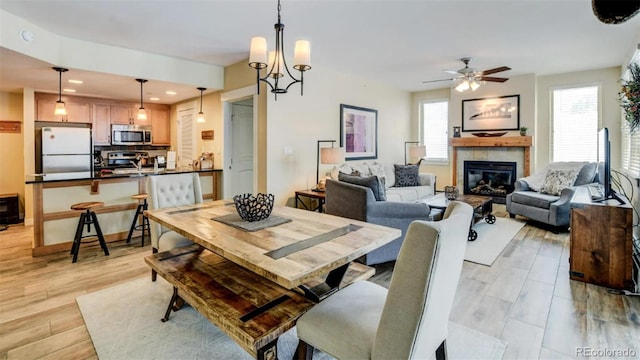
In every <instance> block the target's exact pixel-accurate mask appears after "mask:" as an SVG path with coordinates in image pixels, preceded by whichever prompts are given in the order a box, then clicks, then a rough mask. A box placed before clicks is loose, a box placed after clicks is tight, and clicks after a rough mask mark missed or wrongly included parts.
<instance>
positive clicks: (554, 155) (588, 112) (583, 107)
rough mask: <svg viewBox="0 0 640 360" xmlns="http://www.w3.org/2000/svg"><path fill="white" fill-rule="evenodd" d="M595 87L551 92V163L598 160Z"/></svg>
mask: <svg viewBox="0 0 640 360" xmlns="http://www.w3.org/2000/svg"><path fill="white" fill-rule="evenodd" d="M598 103H599V101H598V86H582V87H573V88H562V89H553V90H552V113H551V121H552V127H551V128H552V134H551V136H552V139H551V142H550V146H551V149H550V154H551V161H597V160H598V123H599V121H598V118H599V113H600V112H599V110H598Z"/></svg>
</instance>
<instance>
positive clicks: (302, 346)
mask: <svg viewBox="0 0 640 360" xmlns="http://www.w3.org/2000/svg"><path fill="white" fill-rule="evenodd" d="M293 358H294V359H295V360H312V359H313V346H311V345H309V344H307V343H306V342H304V341H302V340H298V347H296V353H295V354H294V355H293Z"/></svg>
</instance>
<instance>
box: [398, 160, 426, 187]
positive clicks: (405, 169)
mask: <svg viewBox="0 0 640 360" xmlns="http://www.w3.org/2000/svg"><path fill="white" fill-rule="evenodd" d="M393 168H394V171H395V174H396V185H395V186H397V187H405V186H418V185H420V184H419V182H418V166H417V165H393Z"/></svg>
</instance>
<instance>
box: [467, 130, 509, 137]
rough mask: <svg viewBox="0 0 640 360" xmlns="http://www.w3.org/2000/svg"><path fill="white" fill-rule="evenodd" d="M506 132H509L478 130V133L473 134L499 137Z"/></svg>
mask: <svg viewBox="0 0 640 360" xmlns="http://www.w3.org/2000/svg"><path fill="white" fill-rule="evenodd" d="M506 133H507V132H506V131H505V132H497V133H488V132H477V133H471V134H472V135H474V136H477V137H498V136H502V135H504V134H506Z"/></svg>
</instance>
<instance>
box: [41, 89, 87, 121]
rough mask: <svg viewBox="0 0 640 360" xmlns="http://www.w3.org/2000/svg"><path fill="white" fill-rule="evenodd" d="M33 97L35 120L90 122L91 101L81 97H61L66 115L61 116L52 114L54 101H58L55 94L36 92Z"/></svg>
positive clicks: (54, 105) (54, 107) (54, 106)
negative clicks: (34, 101)
mask: <svg viewBox="0 0 640 360" xmlns="http://www.w3.org/2000/svg"><path fill="white" fill-rule="evenodd" d="M35 99H36V120H41V121H61V122H77V123H90V122H92V116H91V103H90V102H89V101H87V100H84V99H83V98H81V97H68V96H65V97H63V98H62V101H64V102H65V108H66V109H67V115H62V116H61V115H54V111H55V109H56V101H58V96H57V95H52V94H42V93H36V95H35Z"/></svg>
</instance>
